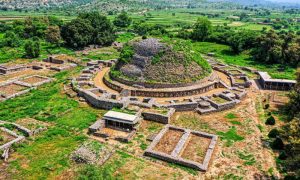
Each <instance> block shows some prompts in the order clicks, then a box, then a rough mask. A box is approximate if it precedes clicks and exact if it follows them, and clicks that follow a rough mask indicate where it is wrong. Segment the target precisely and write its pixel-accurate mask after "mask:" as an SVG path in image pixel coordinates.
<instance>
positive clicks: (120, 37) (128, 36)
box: [116, 32, 135, 43]
mask: <svg viewBox="0 0 300 180" xmlns="http://www.w3.org/2000/svg"><path fill="white" fill-rule="evenodd" d="M134 37H135V35H134V34H133V33H129V32H127V33H122V34H119V35H118V38H117V39H116V41H117V42H121V43H126V42H128V41H130V40H132V39H133V38H134Z"/></svg>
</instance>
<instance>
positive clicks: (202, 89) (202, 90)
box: [103, 77, 219, 97]
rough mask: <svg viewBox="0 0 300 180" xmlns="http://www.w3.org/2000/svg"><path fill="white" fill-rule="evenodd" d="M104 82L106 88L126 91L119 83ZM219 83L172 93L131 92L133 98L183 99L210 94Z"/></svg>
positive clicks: (104, 79) (172, 91)
mask: <svg viewBox="0 0 300 180" xmlns="http://www.w3.org/2000/svg"><path fill="white" fill-rule="evenodd" d="M103 82H104V84H105V85H106V86H108V87H109V88H111V89H113V90H116V91H118V92H121V91H122V90H124V88H123V87H121V86H120V85H118V84H117V83H114V81H112V80H107V78H105V77H104V78H103ZM218 84H219V82H210V83H207V84H206V85H204V86H195V88H190V89H184V88H181V89H170V91H166V90H165V89H164V90H161V91H160V90H154V89H134V90H130V89H128V91H130V95H131V96H145V97H183V96H192V95H197V94H201V93H205V92H208V91H210V90H212V89H215V88H217V87H218Z"/></svg>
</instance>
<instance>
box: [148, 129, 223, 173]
mask: <svg viewBox="0 0 300 180" xmlns="http://www.w3.org/2000/svg"><path fill="white" fill-rule="evenodd" d="M170 130H171V131H178V132H180V133H181V134H182V135H180V137H179V139H178V141H174V142H171V140H170V142H166V144H170V143H175V144H176V145H175V146H174V148H172V149H170V150H171V151H170V153H167V152H162V150H158V149H159V148H157V147H156V146H158V145H159V144H160V143H161V141H164V140H165V139H166V138H164V136H165V135H166V134H167V133H168V131H170ZM192 136H193V137H192ZM195 137H199V138H204V139H206V140H207V139H209V142H208V143H207V147H204V148H205V149H206V152H205V155H204V157H203V158H201V159H203V160H202V161H201V162H199V161H193V160H189V159H191V158H192V156H195V155H194V153H195V152H194V150H193V149H191V146H193V144H190V141H192V138H195ZM217 139H218V137H217V136H216V135H213V134H208V133H205V132H200V131H193V130H189V129H184V128H179V127H176V126H171V125H166V126H165V127H164V128H163V129H162V130H161V131H160V132H159V134H158V135H157V136H156V137H155V138H154V140H153V142H152V143H151V144H150V146H149V147H148V148H147V149H146V151H145V153H144V154H145V155H146V156H151V157H155V158H158V159H161V160H163V161H167V162H171V163H177V164H180V165H183V166H187V167H191V168H194V169H197V170H200V171H206V170H207V169H208V165H209V162H210V160H211V158H212V155H213V151H214V148H215V145H216V143H217ZM161 148H163V147H161ZM166 149H168V148H166ZM186 151H189V152H188V153H187V152H186ZM183 156H184V157H186V156H191V157H190V158H189V159H186V158H183ZM192 159H199V158H195V157H193V158H192Z"/></svg>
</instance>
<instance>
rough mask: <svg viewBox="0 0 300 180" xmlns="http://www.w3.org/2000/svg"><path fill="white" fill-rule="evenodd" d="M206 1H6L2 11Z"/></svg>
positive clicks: (116, 7)
mask: <svg viewBox="0 0 300 180" xmlns="http://www.w3.org/2000/svg"><path fill="white" fill-rule="evenodd" d="M204 1H205V0H189V1H183V0H29V1H28V0H4V1H1V2H0V9H22V10H24V9H40V8H66V7H72V8H75V9H77V10H79V11H87V10H97V11H106V12H107V11H120V10H137V9H144V8H153V9H161V8H184V7H197V6H199V5H200V4H201V3H203V2H204Z"/></svg>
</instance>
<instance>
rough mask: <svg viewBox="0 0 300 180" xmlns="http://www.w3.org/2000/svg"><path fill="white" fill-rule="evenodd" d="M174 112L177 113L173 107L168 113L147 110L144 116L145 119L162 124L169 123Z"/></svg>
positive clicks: (143, 113)
mask: <svg viewBox="0 0 300 180" xmlns="http://www.w3.org/2000/svg"><path fill="white" fill-rule="evenodd" d="M174 113H175V109H173V108H171V109H169V111H168V113H167V114H166V115H164V114H160V113H154V112H147V110H146V111H143V112H142V116H143V117H144V119H145V120H149V121H154V122H158V123H162V124H169V121H170V119H171V116H172V115H173V114H174Z"/></svg>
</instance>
